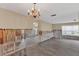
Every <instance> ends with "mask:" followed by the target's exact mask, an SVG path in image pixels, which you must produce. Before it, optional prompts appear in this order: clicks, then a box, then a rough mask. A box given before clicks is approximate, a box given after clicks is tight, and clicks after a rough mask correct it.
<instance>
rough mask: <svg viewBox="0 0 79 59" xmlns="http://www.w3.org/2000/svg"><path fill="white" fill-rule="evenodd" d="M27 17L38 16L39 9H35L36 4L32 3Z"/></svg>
mask: <svg viewBox="0 0 79 59" xmlns="http://www.w3.org/2000/svg"><path fill="white" fill-rule="evenodd" d="M28 15H31V16H33V17H34V18H36V17H39V16H40V9H37V8H36V3H33V7H32V9H31V10H28Z"/></svg>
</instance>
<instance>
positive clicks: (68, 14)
mask: <svg viewBox="0 0 79 59" xmlns="http://www.w3.org/2000/svg"><path fill="white" fill-rule="evenodd" d="M31 7H32V3H1V4H0V8H4V9H8V10H10V11H14V12H17V13H20V14H22V15H26V16H27V10H28V9H31ZM37 7H38V8H39V9H40V14H41V16H40V18H41V19H42V20H44V21H46V22H49V23H52V24H53V23H54V24H55V23H65V22H75V21H73V20H74V19H76V22H77V21H79V19H78V18H79V17H78V16H79V15H78V14H79V4H78V3H37ZM52 14H56V16H54V17H51V16H50V15H52Z"/></svg>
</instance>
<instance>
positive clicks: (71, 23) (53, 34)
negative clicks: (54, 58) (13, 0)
mask: <svg viewBox="0 0 79 59" xmlns="http://www.w3.org/2000/svg"><path fill="white" fill-rule="evenodd" d="M78 43H79V3H0V56H73V55H75V56H77V55H79V50H78V48H79V47H78ZM60 53H61V54H60Z"/></svg>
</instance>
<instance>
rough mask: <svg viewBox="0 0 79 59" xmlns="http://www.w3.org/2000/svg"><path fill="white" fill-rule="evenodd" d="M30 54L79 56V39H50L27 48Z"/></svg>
mask: <svg viewBox="0 0 79 59" xmlns="http://www.w3.org/2000/svg"><path fill="white" fill-rule="evenodd" d="M27 55H28V56H79V41H75V40H66V39H62V40H58V39H50V40H47V41H44V42H42V43H40V44H38V45H34V46H32V47H29V48H27Z"/></svg>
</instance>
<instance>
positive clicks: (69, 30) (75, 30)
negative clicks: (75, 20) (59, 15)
mask: <svg viewBox="0 0 79 59" xmlns="http://www.w3.org/2000/svg"><path fill="white" fill-rule="evenodd" d="M62 35H79V25H69V26H62Z"/></svg>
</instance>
